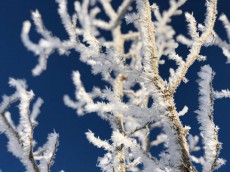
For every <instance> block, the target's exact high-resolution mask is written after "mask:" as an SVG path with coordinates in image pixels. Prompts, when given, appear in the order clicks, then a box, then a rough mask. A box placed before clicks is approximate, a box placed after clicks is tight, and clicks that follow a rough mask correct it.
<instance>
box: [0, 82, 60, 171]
mask: <svg viewBox="0 0 230 172" xmlns="http://www.w3.org/2000/svg"><path fill="white" fill-rule="evenodd" d="M9 85H10V86H11V87H14V88H15V89H16V92H15V93H14V94H13V95H11V96H3V101H2V103H1V105H0V131H1V132H3V133H4V134H5V135H6V136H7V138H8V145H7V147H8V150H9V152H11V153H12V154H13V155H14V156H15V157H17V158H18V159H19V160H20V161H21V162H22V164H23V165H24V166H25V168H26V171H28V172H50V167H51V165H52V163H53V159H54V155H55V152H56V150H57V145H58V134H57V133H52V134H50V135H49V136H48V138H47V140H48V141H47V143H46V145H45V146H44V147H43V150H44V151H43V153H41V154H40V157H39V159H38V157H37V155H36V153H35V152H34V147H35V141H34V140H33V132H34V128H35V124H37V122H36V117H37V115H38V114H39V111H40V110H39V107H40V105H41V103H42V99H41V98H39V99H38V100H37V102H36V103H35V105H34V107H33V110H32V113H30V110H29V109H30V102H31V100H32V99H33V97H34V94H33V92H32V91H27V90H26V89H27V85H26V83H25V81H23V80H16V79H12V78H11V79H10V81H9ZM17 101H19V124H18V125H17V126H16V125H15V124H14V122H13V120H12V118H11V115H10V112H9V111H8V109H9V108H10V106H11V105H12V104H13V103H15V102H17Z"/></svg>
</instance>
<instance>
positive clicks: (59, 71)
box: [0, 0, 230, 172]
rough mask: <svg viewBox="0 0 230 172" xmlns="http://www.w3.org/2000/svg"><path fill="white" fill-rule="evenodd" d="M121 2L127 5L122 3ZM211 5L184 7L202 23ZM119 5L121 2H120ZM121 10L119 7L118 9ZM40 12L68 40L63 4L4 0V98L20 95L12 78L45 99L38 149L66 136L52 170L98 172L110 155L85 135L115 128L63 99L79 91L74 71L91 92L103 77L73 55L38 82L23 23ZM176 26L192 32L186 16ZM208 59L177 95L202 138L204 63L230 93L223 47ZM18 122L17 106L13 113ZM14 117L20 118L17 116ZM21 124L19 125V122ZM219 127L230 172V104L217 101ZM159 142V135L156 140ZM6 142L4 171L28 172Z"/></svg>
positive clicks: (0, 49) (0, 38)
mask: <svg viewBox="0 0 230 172" xmlns="http://www.w3.org/2000/svg"><path fill="white" fill-rule="evenodd" d="M68 2H69V8H70V12H71V11H73V2H74V0H69V1H68ZM116 2H117V3H118V2H121V0H116ZM155 2H157V3H158V5H159V6H160V7H161V6H162V7H163V8H165V7H166V8H167V6H168V3H166V2H167V0H164V2H163V1H162V0H157V1H155ZM204 3H205V0H188V2H187V4H186V5H184V7H183V8H182V9H183V10H186V11H190V12H192V11H193V14H194V16H195V17H196V18H197V20H198V22H202V20H203V19H204V11H205V7H204ZM118 4H119V3H118ZM115 5H117V4H115ZM229 7H230V2H229V0H220V1H219V5H218V11H219V14H221V13H225V14H226V15H227V16H228V17H229V18H230V12H229ZM35 9H38V10H39V11H40V12H41V14H42V16H43V19H44V23H45V25H46V26H47V28H48V29H49V30H51V31H52V32H53V33H54V35H58V36H59V37H61V38H65V37H66V36H67V35H66V33H65V30H64V27H63V26H62V24H61V21H60V19H59V16H58V14H57V4H56V3H55V1H54V0H51V1H45V0H43V1H41V0H23V1H22V0H1V1H0V59H1V60H0V95H3V94H10V93H12V92H13V91H14V90H13V89H9V87H8V84H7V83H8V78H9V77H14V78H24V79H26V80H27V83H28V85H29V88H30V89H32V90H33V91H34V93H35V94H36V96H37V97H38V96H39V97H42V98H43V100H44V102H45V103H44V105H43V106H42V108H41V114H40V116H39V118H38V122H39V125H38V126H37V127H36V129H35V133H34V137H35V139H36V140H37V142H38V144H43V143H44V142H45V141H46V137H47V134H48V133H50V132H53V130H55V131H56V132H58V133H59V134H60V145H59V148H58V152H57V154H56V158H55V164H54V166H53V167H52V171H55V172H56V171H60V170H62V169H63V170H65V171H66V172H97V171H100V169H99V168H97V167H96V163H97V157H99V156H103V154H104V152H103V151H102V150H99V149H97V148H96V147H94V146H93V145H92V144H90V143H88V141H87V140H86V138H85V135H84V133H85V132H86V131H87V130H88V129H90V130H92V131H93V132H95V133H96V135H98V136H100V137H101V138H103V139H109V138H110V134H111V130H110V128H109V124H108V123H106V122H105V121H102V120H101V119H99V118H98V117H97V116H96V115H95V114H89V115H86V116H84V117H81V118H79V117H77V116H76V114H75V111H74V110H72V109H69V108H68V107H66V106H65V105H64V104H63V99H62V98H63V95H64V94H68V95H72V96H73V95H74V86H73V84H72V80H71V78H70V76H71V73H72V71H73V70H79V71H80V72H81V74H82V76H84V77H82V80H83V83H84V85H85V86H86V89H87V90H91V89H92V87H93V86H94V85H96V86H102V83H101V82H100V81H101V79H100V76H93V75H91V72H90V68H89V67H88V66H86V65H85V64H83V63H81V62H80V61H79V59H78V53H75V52H72V53H71V54H70V56H68V57H66V56H59V55H58V54H57V53H54V54H53V55H52V56H51V58H50V59H49V61H48V70H46V71H45V72H43V73H42V74H41V75H40V76H38V77H32V74H31V69H32V68H33V67H34V66H35V65H36V64H37V58H36V57H35V56H34V55H33V54H32V53H31V52H28V51H27V50H26V48H25V47H24V46H23V44H22V42H21V39H20V32H21V28H22V23H23V21H25V20H27V19H31V17H30V14H31V10H35ZM173 25H174V27H175V28H176V29H177V32H178V33H184V32H186V28H187V26H186V22H185V19H184V17H183V16H181V17H179V18H175V20H174V21H173ZM216 28H217V32H218V33H219V34H220V35H221V36H222V37H223V38H224V37H226V33H225V32H224V29H223V27H222V25H221V23H220V22H217V25H216ZM31 38H32V39H33V40H35V41H37V40H38V39H39V36H38V35H37V34H36V33H35V31H34V27H32V33H31ZM178 52H179V53H180V54H181V55H186V53H187V52H188V51H187V50H186V48H185V47H183V46H181V47H180V48H179V49H178ZM201 54H205V55H207V57H208V60H207V61H206V62H196V63H195V64H194V66H193V67H192V68H191V70H190V71H189V73H188V75H187V77H188V79H189V80H190V82H188V84H182V85H181V86H180V88H179V89H178V90H177V94H176V96H175V99H176V104H177V105H178V109H181V108H182V107H183V106H184V105H188V106H189V107H190V109H189V113H188V114H187V115H186V116H185V117H182V121H183V122H184V123H185V124H186V125H190V126H192V127H194V129H193V130H192V133H197V134H198V130H197V128H198V125H197V121H196V114H195V113H194V112H193V111H194V110H196V109H197V108H198V106H197V105H198V103H197V99H198V96H197V83H196V79H197V72H198V71H199V69H200V67H201V66H202V65H204V64H207V63H209V64H210V65H211V67H212V68H213V70H214V71H215V72H216V77H215V80H214V88H215V89H217V90H220V89H226V88H230V79H229V78H230V64H226V58H225V57H224V56H223V55H222V52H221V50H220V49H219V48H216V47H211V48H207V49H206V48H203V49H202V53H201ZM170 65H171V64H167V65H166V66H165V67H162V68H161V69H160V70H161V71H160V72H161V74H162V75H164V76H167V71H168V70H167V68H168V67H169V66H170ZM11 110H12V112H14V113H15V116H16V117H17V115H18V114H17V110H16V108H15V107H13V108H11ZM13 115H14V114H13ZM16 117H15V120H16V121H17V118H16ZM214 118H215V122H216V124H217V125H218V126H219V127H220V136H219V139H220V141H221V142H223V150H222V152H221V157H223V158H225V159H226V160H227V161H229V163H228V162H227V165H225V166H224V167H222V168H221V169H220V170H219V171H220V172H227V171H229V170H230V146H229V145H230V138H229V131H230V100H228V99H223V100H217V101H216V104H215V114H214ZM153 137H154V136H153ZM6 141H7V140H6V137H5V136H4V135H3V134H1V135H0V169H2V170H3V172H21V171H23V170H24V168H23V167H22V165H21V164H20V162H19V161H18V160H17V159H16V158H15V157H13V156H12V155H11V154H10V153H9V152H7V149H6Z"/></svg>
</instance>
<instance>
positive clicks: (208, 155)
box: [196, 65, 225, 171]
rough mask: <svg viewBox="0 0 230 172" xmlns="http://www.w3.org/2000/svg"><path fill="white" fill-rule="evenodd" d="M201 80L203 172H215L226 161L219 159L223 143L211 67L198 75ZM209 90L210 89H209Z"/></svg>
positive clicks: (205, 67)
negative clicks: (215, 107) (217, 119)
mask: <svg viewBox="0 0 230 172" xmlns="http://www.w3.org/2000/svg"><path fill="white" fill-rule="evenodd" d="M198 75H199V77H200V80H199V89H200V91H199V94H200V97H199V103H200V105H199V110H197V111H196V113H197V114H198V116H197V119H198V121H199V123H200V125H201V126H200V130H201V136H202V139H203V144H204V164H203V171H214V170H215V169H216V168H219V166H221V165H222V164H224V163H225V160H222V159H218V157H219V153H220V150H221V143H220V142H219V140H218V130H219V128H218V127H217V126H216V125H215V123H214V117H213V112H214V109H213V105H214V94H213V88H212V81H213V78H214V72H213V71H212V69H211V67H210V66H208V65H206V66H203V67H202V68H201V71H200V72H199V73H198ZM207 88H209V89H207Z"/></svg>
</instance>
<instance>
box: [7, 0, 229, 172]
mask: <svg viewBox="0 0 230 172" xmlns="http://www.w3.org/2000/svg"><path fill="white" fill-rule="evenodd" d="M133 1H134V0H124V1H122V3H121V4H120V6H119V7H118V9H114V7H113V1H110V0H98V1H95V0H83V1H81V2H80V1H76V2H75V3H74V7H75V12H74V14H73V15H70V14H69V13H68V10H67V1H66V0H57V1H56V2H57V3H58V13H59V16H60V18H61V21H62V24H63V25H64V27H65V30H66V32H67V34H68V38H67V39H66V40H61V39H60V38H58V37H56V36H53V35H52V34H51V32H50V31H48V30H47V29H46V28H45V26H44V24H43V21H42V20H41V15H40V14H39V12H38V11H35V12H33V13H32V15H33V20H34V23H35V26H36V29H37V32H38V33H39V34H40V35H41V36H42V38H41V39H40V41H39V43H38V44H35V43H33V42H32V41H30V40H29V36H28V34H29V30H30V23H29V22H28V21H27V22H25V23H24V27H23V31H22V39H23V42H24V44H25V46H26V47H27V48H28V49H29V50H30V51H32V52H34V53H35V54H36V55H39V61H40V63H39V65H38V67H37V69H36V68H35V70H34V72H33V73H34V74H35V75H39V74H40V73H41V72H42V71H43V70H45V68H46V63H47V59H48V57H49V56H50V55H51V54H52V53H53V52H54V51H58V52H59V54H68V53H69V52H70V50H75V51H77V52H79V53H80V60H81V61H82V62H84V63H86V64H88V65H89V66H90V67H91V68H92V73H93V74H100V75H101V76H102V79H103V80H104V81H105V82H106V84H107V85H106V86H105V87H101V88H98V87H94V88H93V89H92V90H90V91H88V90H87V89H85V87H84V82H83V81H84V79H83V78H84V76H82V78H81V77H80V73H79V72H77V71H76V72H73V75H72V79H73V83H74V85H75V87H76V91H75V97H74V99H75V100H73V99H72V98H70V96H67V95H65V96H64V103H65V104H66V105H67V106H68V107H70V108H72V109H74V110H75V111H76V113H77V114H78V115H80V116H81V115H85V114H87V113H96V114H97V115H98V116H99V117H100V118H102V119H103V120H106V121H108V122H109V123H110V125H111V129H112V135H111V137H110V139H107V140H102V139H100V138H99V137H95V134H94V133H93V132H92V131H90V130H89V131H88V132H86V137H87V139H88V140H89V142H91V143H92V144H94V145H95V146H96V147H98V148H103V149H104V150H105V151H106V154H105V155H104V157H100V158H98V166H99V167H100V168H101V170H102V171H105V172H111V171H113V172H125V171H133V172H134V171H140V170H142V171H146V172H149V171H152V170H153V169H154V170H155V171H159V172H160V171H162V172H163V171H173V172H196V166H195V165H194V162H195V163H199V164H201V165H202V166H203V168H204V171H205V170H208V171H213V170H214V169H215V168H217V167H219V166H220V164H221V162H222V160H221V159H219V160H218V156H219V151H220V143H219V141H218V136H217V128H216V127H215V124H214V121H213V116H212V112H213V110H212V102H213V101H214V99H219V98H227V97H230V93H229V91H228V90H221V91H220V92H218V91H213V90H212V87H208V88H210V90H209V93H210V94H207V95H206V94H205V96H206V97H205V96H203V92H202V91H201V92H202V93H201V98H200V104H201V106H202V107H200V111H199V112H198V114H199V115H198V116H199V117H200V116H202V117H201V118H199V122H200V124H201V128H202V129H201V130H202V131H201V133H204V134H203V135H202V137H203V140H205V141H204V151H205V155H204V157H196V156H194V155H192V154H193V152H195V151H199V150H200V146H199V137H198V136H192V135H191V134H189V130H190V127H189V126H185V125H183V123H182V122H181V120H180V118H181V116H184V117H185V118H186V115H187V113H188V109H189V107H187V106H184V108H183V109H182V110H181V111H178V110H177V106H176V102H175V100H174V95H175V92H176V90H177V88H178V87H179V86H180V84H181V82H182V81H183V82H185V83H187V82H188V79H187V78H186V77H185V75H186V74H187V72H188V70H189V69H190V67H191V66H192V64H193V63H194V62H195V61H196V60H199V61H201V60H205V59H206V57H205V56H203V55H200V51H201V48H202V47H203V46H207V45H218V46H219V45H223V46H222V47H224V50H223V51H224V53H225V55H226V54H227V56H228V54H229V52H228V51H229V46H228V45H229V44H228V43H227V42H226V41H223V40H222V39H220V38H219V37H216V40H214V41H213V43H212V40H213V38H214V37H215V36H216V35H217V34H216V33H215V32H214V31H213V27H214V24H215V20H216V15H217V0H206V11H207V12H206V16H205V21H204V24H203V25H201V24H199V23H197V21H196V19H195V17H194V16H193V14H192V13H188V12H184V14H185V19H186V21H187V23H188V34H189V36H190V39H188V38H186V37H184V36H182V35H180V36H179V37H178V39H177V40H175V39H174V38H175V36H176V34H177V33H176V31H175V30H174V29H173V27H172V25H171V21H172V19H173V17H175V16H177V15H180V14H183V12H182V11H181V10H180V7H181V6H182V5H183V4H184V3H185V2H186V0H170V1H169V8H168V9H167V10H164V11H163V12H161V11H162V10H160V8H161V7H158V6H157V4H152V5H150V2H149V0H136V1H135V2H136V3H132V2H133ZM97 5H98V6H97ZM100 14H102V15H106V16H107V20H106V19H105V18H103V17H102V18H101V17H100V16H101V15H100ZM124 19H125V20H126V24H127V25H126V30H125V31H124V29H123V28H122V27H123V24H124V25H125V23H122V22H123V20H124ZM220 19H221V21H222V22H223V23H224V26H225V28H226V30H227V32H229V22H228V20H227V19H226V17H225V16H222V17H221V18H220ZM104 31H106V32H108V33H109V34H110V35H111V37H110V38H109V37H107V36H105V35H104ZM181 42H182V43H184V44H186V45H187V46H188V49H189V54H188V55H187V57H186V58H184V57H182V56H181V55H179V54H177V52H176V48H177V47H178V43H181ZM126 43H128V44H129V45H130V46H126ZM165 57H166V58H168V59H169V60H172V61H173V62H175V63H176V65H177V68H176V69H173V68H170V69H169V73H170V76H169V78H167V79H165V80H164V79H163V77H162V76H161V73H160V72H159V69H160V65H164V62H165V59H164V58H165ZM205 68H208V67H207V66H206V67H203V68H202V69H205ZM205 75H206V74H205ZM202 76H203V75H202ZM81 79H82V80H83V81H82V80H81ZM206 79H207V78H205V79H203V80H205V81H207V80H206ZM205 83H206V82H205ZM206 85H207V84H206ZM208 86H210V85H208ZM202 88H203V87H201V89H202ZM207 96H209V98H210V97H211V98H212V99H211V102H210V99H209V101H206V98H207ZM203 100H205V102H203ZM207 100H208V99H207ZM203 104H204V106H205V108H206V110H204V108H203ZM37 106H40V104H39V103H38V104H37ZM37 106H35V107H37ZM207 107H208V108H209V109H207ZM34 109H35V110H34V113H33V114H35V115H33V116H35V117H36V114H37V112H38V111H37V110H36V108H34ZM201 111H202V113H201ZM203 111H205V113H207V114H208V115H206V117H205V113H204V114H203ZM187 116H188V115H187ZM203 116H204V117H203ZM202 119H205V120H206V121H207V122H208V124H209V125H208V126H207V124H205V123H204V122H203V121H202ZM11 123H12V122H9V124H10V125H13V124H11ZM156 127H157V128H159V129H160V130H161V133H159V134H158V135H156V137H155V138H156V139H155V140H152V139H151V137H150V135H151V134H152V133H153V132H154V130H155V128H156ZM205 127H211V132H210V133H205V132H206V128H205ZM203 128H204V129H203ZM207 134H208V136H207ZM210 140H211V141H210ZM210 142H211V144H209V143H210ZM161 144H163V145H164V148H163V150H162V151H161V153H160V156H157V155H155V154H154V152H151V147H152V146H159V145H161ZM207 144H208V145H207ZM210 150H214V151H212V154H210V152H211V151H210ZM43 151H44V150H43V149H40V150H39V151H38V152H37V154H39V155H40V154H41V152H43ZM142 166H143V168H142Z"/></svg>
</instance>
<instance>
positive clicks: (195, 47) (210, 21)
mask: <svg viewBox="0 0 230 172" xmlns="http://www.w3.org/2000/svg"><path fill="white" fill-rule="evenodd" d="M206 6H207V14H206V19H205V26H204V27H205V29H204V31H203V33H202V34H201V36H200V37H199V38H197V39H194V40H193V41H194V43H193V44H192V47H191V48H190V50H189V51H190V53H189V55H188V56H187V58H186V61H185V64H184V65H183V66H182V67H179V68H180V69H179V70H177V73H176V75H177V76H178V78H177V79H176V81H175V82H174V84H173V85H171V86H170V90H171V91H172V92H175V91H176V89H177V87H178V86H179V85H180V83H181V81H182V80H183V78H184V77H185V75H186V73H187V71H188V69H189V68H190V66H191V65H192V64H193V63H194V62H195V60H196V59H197V58H198V57H199V53H200V50H201V47H202V45H203V44H204V43H205V41H206V40H207V39H208V38H209V36H211V35H212V33H213V27H214V24H215V21H216V15H217V0H210V1H209V0H207V1H206Z"/></svg>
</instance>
